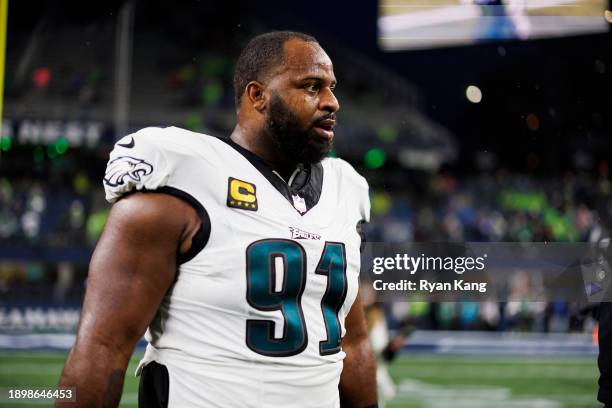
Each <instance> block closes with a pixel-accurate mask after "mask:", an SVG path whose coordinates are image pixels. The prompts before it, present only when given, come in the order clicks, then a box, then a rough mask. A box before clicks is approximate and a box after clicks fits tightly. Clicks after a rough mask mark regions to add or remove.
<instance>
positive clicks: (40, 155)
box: [34, 146, 45, 162]
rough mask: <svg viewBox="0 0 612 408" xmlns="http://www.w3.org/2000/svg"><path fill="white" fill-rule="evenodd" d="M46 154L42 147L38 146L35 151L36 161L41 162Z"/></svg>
mask: <svg viewBox="0 0 612 408" xmlns="http://www.w3.org/2000/svg"><path fill="white" fill-rule="evenodd" d="M44 156H45V152H44V151H43V148H42V146H36V148H35V149H34V161H36V162H40V161H42V160H43V159H44Z"/></svg>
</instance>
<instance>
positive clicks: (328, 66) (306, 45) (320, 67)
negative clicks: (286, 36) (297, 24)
mask: <svg viewBox="0 0 612 408" xmlns="http://www.w3.org/2000/svg"><path fill="white" fill-rule="evenodd" d="M283 51H284V58H283V59H284V61H283V62H284V63H283V64H282V66H281V67H280V70H279V71H278V73H279V74H280V73H283V72H287V71H290V72H291V73H293V74H296V75H300V74H309V73H313V72H320V73H321V74H323V73H327V74H328V75H332V76H333V72H334V67H333V65H332V62H331V59H330V58H329V56H328V55H327V54H326V53H325V51H323V48H321V46H320V45H319V44H317V43H314V42H306V41H302V40H298V39H291V40H288V41H287V42H286V43H285V45H284V47H283Z"/></svg>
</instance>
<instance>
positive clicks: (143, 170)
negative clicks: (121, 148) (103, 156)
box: [104, 156, 153, 187]
mask: <svg viewBox="0 0 612 408" xmlns="http://www.w3.org/2000/svg"><path fill="white" fill-rule="evenodd" d="M152 172H153V166H152V165H151V164H149V163H147V162H146V161H144V160H143V159H138V158H136V157H130V156H120V157H117V158H116V159H113V160H111V161H109V162H108V165H107V166H106V172H105V174H104V182H105V183H106V184H107V185H109V186H111V187H116V186H119V185H122V184H124V179H125V178H126V177H129V178H130V179H131V180H132V181H135V182H140V181H142V179H141V177H143V176H147V175H149V174H151V173H152Z"/></svg>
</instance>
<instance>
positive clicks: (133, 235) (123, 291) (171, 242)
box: [78, 193, 189, 353]
mask: <svg viewBox="0 0 612 408" xmlns="http://www.w3.org/2000/svg"><path fill="white" fill-rule="evenodd" d="M186 211H187V212H188V211H189V208H188V206H187V204H185V203H184V202H182V201H180V200H179V199H177V198H175V197H171V196H168V195H163V194H142V193H137V194H133V195H131V196H129V197H126V198H124V199H122V200H120V201H119V202H117V203H116V204H115V205H114V206H113V208H112V210H111V213H110V216H109V219H108V222H107V225H106V227H105V229H104V233H103V234H102V236H101V238H100V241H99V242H98V245H97V246H96V250H95V252H94V255H93V257H92V260H91V263H90V267H89V276H88V281H87V292H86V296H85V302H84V305H83V313H82V317H81V323H80V326H79V338H78V341H79V342H82V341H84V342H89V341H93V342H104V343H108V342H110V343H112V345H113V346H115V347H118V348H122V347H126V348H127V349H126V350H125V351H126V352H128V353H131V350H128V349H129V348H130V346H133V344H134V343H135V342H136V341H137V340H138V339H139V338H140V336H142V334H143V333H144V330H145V329H146V327H147V325H148V324H149V323H150V321H151V320H152V318H153V316H154V314H155V312H156V310H157V308H158V307H159V304H160V302H161V300H162V298H163V296H164V294H165V293H166V292H167V290H168V288H169V287H170V285H171V284H172V282H173V280H174V277H175V274H176V259H177V251H178V248H179V246H180V245H181V241H182V239H183V237H184V235H185V229H186V228H188V222H186V217H185V215H184V214H185V212H186Z"/></svg>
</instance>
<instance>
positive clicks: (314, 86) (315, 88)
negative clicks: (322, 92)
mask: <svg viewBox="0 0 612 408" xmlns="http://www.w3.org/2000/svg"><path fill="white" fill-rule="evenodd" d="M304 88H305V89H306V90H307V91H308V92H317V91H318V90H319V88H320V86H319V84H307V85H306V86H304Z"/></svg>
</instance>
